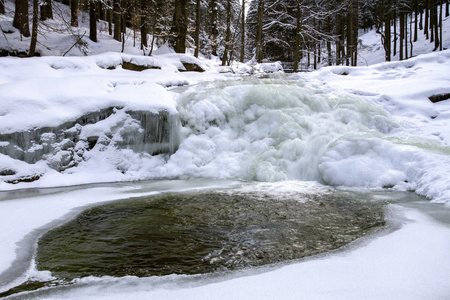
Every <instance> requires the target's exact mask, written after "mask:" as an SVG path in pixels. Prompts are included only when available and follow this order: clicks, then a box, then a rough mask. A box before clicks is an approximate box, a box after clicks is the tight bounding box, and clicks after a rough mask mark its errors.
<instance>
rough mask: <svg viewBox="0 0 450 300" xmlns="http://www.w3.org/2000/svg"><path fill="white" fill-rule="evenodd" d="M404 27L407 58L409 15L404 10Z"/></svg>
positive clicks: (406, 55)
mask: <svg viewBox="0 0 450 300" xmlns="http://www.w3.org/2000/svg"><path fill="white" fill-rule="evenodd" d="M403 25H404V26H405V27H404V28H403V30H404V32H405V33H404V38H405V59H408V15H407V13H406V12H403Z"/></svg>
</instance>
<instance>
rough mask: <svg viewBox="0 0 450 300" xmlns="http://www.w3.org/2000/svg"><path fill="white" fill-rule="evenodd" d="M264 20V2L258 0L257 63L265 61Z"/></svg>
mask: <svg viewBox="0 0 450 300" xmlns="http://www.w3.org/2000/svg"><path fill="white" fill-rule="evenodd" d="M263 18H264V0H258V23H257V29H256V53H255V56H256V61H257V62H259V63H260V62H262V59H263V41H262V40H263V30H262V27H263Z"/></svg>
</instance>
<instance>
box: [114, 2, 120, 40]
mask: <svg viewBox="0 0 450 300" xmlns="http://www.w3.org/2000/svg"><path fill="white" fill-rule="evenodd" d="M113 18H114V39H115V40H116V41H119V42H121V41H122V35H121V33H122V22H121V20H122V13H121V7H120V0H114V12H113Z"/></svg>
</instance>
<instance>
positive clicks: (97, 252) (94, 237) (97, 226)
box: [36, 191, 385, 280]
mask: <svg viewBox="0 0 450 300" xmlns="http://www.w3.org/2000/svg"><path fill="white" fill-rule="evenodd" d="M384 223H385V221H384V215H383V203H382V202H380V201H367V200H361V199H359V198H358V197H357V196H356V195H355V194H347V193H339V194H333V195H330V194H328V195H319V196H318V195H315V196H313V195H304V194H298V195H290V196H289V198H288V199H286V198H284V199H280V198H279V197H276V196H271V195H267V194H261V193H258V194H256V193H239V192H230V191H213V192H211V191H208V192H196V193H184V194H180V193H170V194H161V195H157V196H151V197H145V198H138V199H129V200H125V201H118V202H114V203H111V204H106V205H101V206H97V207H94V208H90V209H87V210H85V211H84V212H82V213H81V214H80V215H78V216H77V217H76V218H75V219H73V220H71V221H70V222H68V223H66V224H64V225H63V226H60V227H58V228H56V229H54V230H51V231H50V232H48V233H46V234H45V235H44V236H43V237H42V238H41V239H40V240H39V242H38V249H37V256H36V263H37V267H38V269H39V270H50V271H51V272H52V273H53V275H56V276H57V277H58V278H60V279H69V280H70V279H72V278H80V277H85V276H90V275H94V276H103V275H110V276H125V275H134V276H140V277H141V276H152V275H167V274H199V273H208V272H215V271H221V270H235V269H240V268H246V267H250V266H259V265H264V264H271V263H277V262H281V261H286V260H292V259H298V258H302V257H305V256H309V255H314V254H318V253H321V252H326V251H329V250H332V249H336V248H339V247H341V246H343V245H345V244H347V243H349V242H351V241H353V240H355V239H357V238H358V237H361V236H363V235H365V234H367V233H368V232H369V231H371V230H373V228H376V227H379V226H382V225H384Z"/></svg>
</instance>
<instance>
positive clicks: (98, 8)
mask: <svg viewBox="0 0 450 300" xmlns="http://www.w3.org/2000/svg"><path fill="white" fill-rule="evenodd" d="M4 1H6V0H1V1H0V13H2V14H4V13H5V2H4ZM62 3H63V4H65V5H67V6H68V7H70V15H68V14H67V15H66V14H64V13H63V12H60V11H58V10H56V9H54V6H55V5H54V4H53V3H52V0H43V1H39V0H33V1H29V0H15V6H14V7H15V9H14V22H13V26H14V27H15V28H17V29H19V30H20V33H21V35H23V36H24V37H29V36H31V42H30V48H29V52H28V55H29V56H33V55H34V54H35V51H36V43H37V40H38V39H39V36H40V35H41V32H43V31H44V28H45V30H66V31H67V32H68V33H69V34H72V35H73V36H74V40H75V41H76V43H82V42H83V38H87V36H86V37H85V36H84V34H83V35H81V34H80V33H79V32H77V31H75V30H73V28H76V27H77V26H79V18H80V17H81V15H82V13H84V14H85V15H88V16H89V24H90V25H89V27H90V30H89V34H88V35H89V39H90V40H92V41H93V42H97V32H98V30H99V28H98V26H99V24H100V22H102V24H107V28H108V29H107V30H108V34H109V35H111V36H112V37H114V39H115V40H117V41H119V42H121V41H122V42H123V41H124V39H125V34H126V32H127V28H128V30H131V31H132V32H133V34H134V38H135V39H136V40H137V41H138V43H140V48H141V49H142V51H143V53H144V54H145V55H151V54H152V51H153V49H154V46H156V47H159V46H161V45H164V44H166V43H167V44H168V45H169V46H170V47H171V48H173V49H174V51H175V52H177V53H185V52H186V49H189V50H190V52H192V53H193V54H194V56H195V57H198V56H199V55H200V56H203V57H207V58H211V57H212V56H215V57H219V58H220V59H221V61H222V65H228V64H230V62H231V61H233V60H236V61H240V62H244V61H248V60H250V59H252V58H253V59H255V60H256V61H257V62H262V61H283V62H290V63H291V64H293V68H294V71H296V70H297V68H298V65H299V62H300V61H305V60H306V61H307V63H308V65H309V64H311V65H313V66H314V68H317V64H320V63H322V65H330V66H331V65H351V66H356V65H357V60H358V53H357V48H358V47H357V45H358V33H359V32H361V30H369V29H376V31H377V33H379V35H380V45H382V47H383V48H384V51H385V60H386V61H390V60H391V57H392V56H393V55H396V54H397V53H398V54H399V59H400V60H403V59H407V58H408V57H411V56H412V47H413V42H414V41H416V40H417V38H418V35H419V34H424V35H426V37H427V39H429V41H430V43H434V50H435V51H437V50H443V47H442V43H441V40H442V20H443V18H444V17H448V16H449V1H448V0H394V1H391V0H359V1H356V0H275V1H273V0H272V1H267V0H252V1H248V0H242V1H239V0H191V1H188V0H173V1H162V0H101V1H99V0H62ZM58 13H59V14H60V15H61V16H60V18H62V19H64V20H65V22H66V23H67V26H66V28H65V29H61V28H60V27H58V28H52V25H51V24H52V23H51V22H49V20H51V19H53V18H54V17H55V16H54V14H58ZM3 35H4V34H3ZM42 35H44V33H42ZM138 46H139V45H138Z"/></svg>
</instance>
